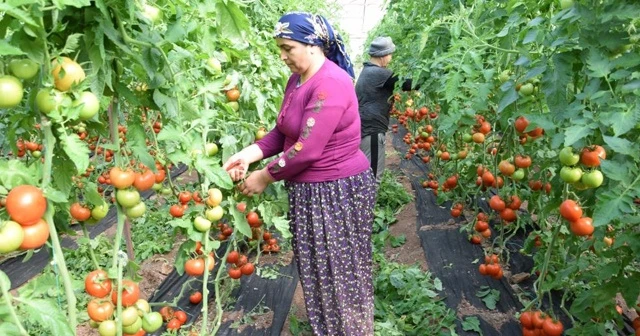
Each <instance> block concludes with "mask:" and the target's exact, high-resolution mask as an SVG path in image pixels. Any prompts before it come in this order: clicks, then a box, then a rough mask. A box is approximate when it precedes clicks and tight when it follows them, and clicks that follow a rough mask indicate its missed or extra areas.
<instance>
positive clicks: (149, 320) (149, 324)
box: [142, 312, 162, 333]
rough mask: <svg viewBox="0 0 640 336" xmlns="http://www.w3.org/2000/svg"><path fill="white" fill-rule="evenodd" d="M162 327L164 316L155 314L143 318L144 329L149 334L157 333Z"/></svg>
mask: <svg viewBox="0 0 640 336" xmlns="http://www.w3.org/2000/svg"><path fill="white" fill-rule="evenodd" d="M161 326H162V315H160V313H158V312H153V313H149V314H146V315H144V317H143V318H142V329H144V331H146V332H148V333H152V332H155V331H156V330H158V329H160V327H161Z"/></svg>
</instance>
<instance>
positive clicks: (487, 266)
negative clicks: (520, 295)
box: [478, 254, 504, 280]
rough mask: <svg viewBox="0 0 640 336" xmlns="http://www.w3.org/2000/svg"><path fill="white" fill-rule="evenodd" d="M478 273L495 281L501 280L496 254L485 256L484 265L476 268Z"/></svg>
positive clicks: (498, 260) (500, 267) (500, 270)
mask: <svg viewBox="0 0 640 336" xmlns="http://www.w3.org/2000/svg"><path fill="white" fill-rule="evenodd" d="M478 272H480V274H482V275H486V276H490V277H492V278H494V279H496V280H500V279H502V276H503V275H504V274H503V271H502V265H500V258H498V256H497V255H496V254H490V255H486V256H485V257H484V263H483V264H480V266H478Z"/></svg>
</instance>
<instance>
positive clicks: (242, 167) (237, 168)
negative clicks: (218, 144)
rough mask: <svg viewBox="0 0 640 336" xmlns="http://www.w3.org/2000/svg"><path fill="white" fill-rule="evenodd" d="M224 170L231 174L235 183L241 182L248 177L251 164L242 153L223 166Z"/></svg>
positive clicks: (234, 155) (232, 157)
mask: <svg viewBox="0 0 640 336" xmlns="http://www.w3.org/2000/svg"><path fill="white" fill-rule="evenodd" d="M222 168H223V169H224V170H226V171H227V173H229V176H231V179H232V180H233V181H240V180H242V179H243V178H244V177H245V176H246V175H247V170H248V169H249V162H248V160H247V159H246V158H244V155H243V154H242V152H239V153H236V154H233V155H232V156H231V157H230V158H229V159H228V160H227V162H225V163H224V164H223V165H222Z"/></svg>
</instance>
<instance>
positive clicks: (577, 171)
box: [560, 166, 582, 183]
mask: <svg viewBox="0 0 640 336" xmlns="http://www.w3.org/2000/svg"><path fill="white" fill-rule="evenodd" d="M560 178H561V179H562V180H563V181H565V182H567V183H575V182H578V181H580V178H582V169H581V168H579V167H568V166H564V167H562V169H560Z"/></svg>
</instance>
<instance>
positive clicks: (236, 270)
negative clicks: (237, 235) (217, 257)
mask: <svg viewBox="0 0 640 336" xmlns="http://www.w3.org/2000/svg"><path fill="white" fill-rule="evenodd" d="M227 264H230V265H231V266H230V267H229V269H228V271H227V272H228V273H229V277H230V278H231V279H240V278H241V277H242V276H243V275H251V274H253V272H254V271H255V266H254V265H253V263H250V262H249V259H248V258H247V256H246V255H242V254H240V253H239V252H238V251H231V252H229V254H227Z"/></svg>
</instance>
